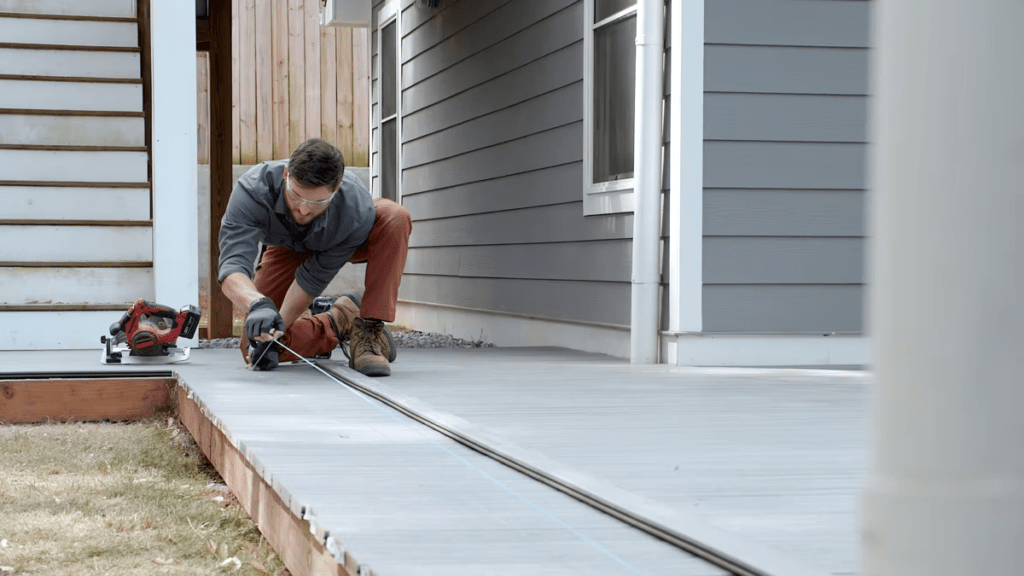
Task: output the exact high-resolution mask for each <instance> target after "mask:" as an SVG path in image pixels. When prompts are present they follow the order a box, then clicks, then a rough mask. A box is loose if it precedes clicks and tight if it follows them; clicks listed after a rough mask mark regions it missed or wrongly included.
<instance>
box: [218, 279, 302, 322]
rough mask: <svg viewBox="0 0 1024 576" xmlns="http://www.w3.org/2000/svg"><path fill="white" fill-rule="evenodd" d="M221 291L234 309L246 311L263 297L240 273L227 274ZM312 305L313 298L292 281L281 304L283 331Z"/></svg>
mask: <svg viewBox="0 0 1024 576" xmlns="http://www.w3.org/2000/svg"><path fill="white" fill-rule="evenodd" d="M220 287H221V290H223V291H224V295H225V296H227V297H228V300H231V303H232V304H234V306H235V308H237V309H239V310H242V311H248V310H249V306H251V305H252V303H253V302H255V301H256V300H259V299H260V298H263V297H264V295H263V294H261V293H260V291H259V290H257V289H256V285H255V284H253V282H252V280H250V279H249V277H248V276H246V275H245V274H242V273H240V272H236V273H234V274H229V275H228V277H227V278H225V279H224V282H222V283H221V285H220ZM312 303H313V297H312V296H310V295H309V294H306V291H305V290H303V289H302V288H301V287H300V286H299V283H298V282H296V281H294V280H292V285H291V286H289V287H288V292H287V293H286V294H285V296H284V302H282V303H281V308H280V313H281V318H283V319H284V326H285V331H287V330H288V329H289V328H291V327H292V323H294V322H295V321H296V320H298V319H299V316H302V313H303V312H305V311H306V310H308V309H309V305H310V304H312Z"/></svg>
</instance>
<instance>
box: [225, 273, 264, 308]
mask: <svg viewBox="0 0 1024 576" xmlns="http://www.w3.org/2000/svg"><path fill="white" fill-rule="evenodd" d="M220 289H221V291H222V292H224V295H225V296H227V297H228V300H231V303H232V304H233V305H234V306H235V309H237V310H242V311H244V312H248V311H249V306H251V305H252V303H253V302H255V301H256V300H259V299H260V298H263V294H260V291H259V290H257V289H256V285H255V284H253V283H252V280H250V279H249V277H248V276H246V275H245V274H242V273H241V272H235V273H234V274H228V276H227V278H224V281H223V282H221V284H220Z"/></svg>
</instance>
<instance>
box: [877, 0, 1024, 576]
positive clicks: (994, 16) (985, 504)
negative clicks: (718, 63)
mask: <svg viewBox="0 0 1024 576" xmlns="http://www.w3.org/2000/svg"><path fill="white" fill-rule="evenodd" d="M874 9H875V10H876V11H877V14H876V16H877V25H876V26H877V28H876V30H875V32H876V34H875V45H876V47H877V54H876V60H875V62H874V64H875V68H874V80H875V84H874V90H873V93H874V94H875V97H874V103H873V104H874V110H873V116H872V122H873V124H872V129H873V135H872V136H873V137H872V141H873V142H874V146H873V151H872V154H873V155H872V173H873V174H872V176H873V188H874V192H873V194H872V196H873V201H872V219H871V220H872V227H873V230H872V237H873V244H874V246H873V249H872V253H871V254H872V260H873V262H872V268H871V270H872V276H873V277H872V278H871V279H870V282H869V285H870V286H871V302H870V303H869V304H871V306H870V308H871V314H870V320H871V321H870V327H871V330H872V331H873V332H874V358H875V359H876V362H877V375H878V383H877V384H876V385H875V387H874V396H873V412H872V416H873V430H872V432H873V434H872V456H871V465H870V474H869V478H868V481H867V484H866V487H865V491H864V501H863V507H862V509H863V515H864V516H863V522H864V527H863V540H862V544H863V560H864V565H863V568H864V570H863V572H864V574H866V575H871V576H892V575H896V574H898V575H900V576H935V575H940V574H941V575H943V576H978V575H981V574H1018V573H1020V572H1021V567H1022V566H1024V450H1021V448H1020V442H1021V441H1022V439H1024V414H1022V412H1024V274H1022V272H1021V271H1022V268H1024V223H1022V219H1024V190H1022V187H1024V107H1022V103H1021V102H1022V100H1021V98H1022V95H1024V74H1022V73H1021V62H1024V33H1022V32H1021V23H1022V22H1024V3H1022V2H1020V1H1019V0H976V1H974V2H964V1H962V0H894V1H889V0H887V1H884V2H876V3H874Z"/></svg>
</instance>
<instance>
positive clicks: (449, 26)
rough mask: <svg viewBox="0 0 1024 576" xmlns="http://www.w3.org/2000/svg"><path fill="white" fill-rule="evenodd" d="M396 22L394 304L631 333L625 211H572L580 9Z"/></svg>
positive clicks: (555, 4) (504, 4) (453, 7)
mask: <svg viewBox="0 0 1024 576" xmlns="http://www.w3.org/2000/svg"><path fill="white" fill-rule="evenodd" d="M381 6H383V3H378V5H377V6H376V7H375V13H376V11H377V10H379V9H380V7H381ZM402 17H403V24H402V28H403V30H402V35H403V38H402V42H401V48H400V54H401V60H402V65H401V82H402V90H401V102H402V132H403V137H402V144H401V146H402V166H403V203H404V204H405V206H406V207H407V208H409V211H410V213H411V214H412V217H413V235H412V238H411V239H410V249H409V259H408V262H407V264H406V268H405V275H404V277H403V280H402V287H401V291H400V295H399V297H400V299H402V300H405V301H414V302H428V303H434V304H443V305H450V306H457V307H462V308H472V309H480V310H490V311H496V312H504V313H513V314H521V315H526V316H532V317H543V318H554V319H561V320H570V321H578V322H593V323H599V324H611V325H628V324H629V293H630V260H631V258H630V251H631V246H632V241H631V238H632V216H631V215H613V216H599V217H584V216H583V204H582V189H583V188H582V187H583V181H582V177H583V174H582V160H583V122H582V120H583V4H582V2H581V1H580V0H545V1H543V2H541V1H532V2H511V1H510V0H453V1H446V2H444V3H443V5H442V8H441V9H440V10H435V11H429V10H423V9H419V8H417V7H416V6H415V5H413V4H412V2H411V1H409V0H403V15H402ZM375 47H376V43H374V50H375V49H376V48H375ZM374 73H376V72H374ZM375 98H376V95H375Z"/></svg>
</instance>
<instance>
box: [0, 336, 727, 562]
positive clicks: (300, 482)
mask: <svg viewBox="0 0 1024 576" xmlns="http://www.w3.org/2000/svg"><path fill="white" fill-rule="evenodd" d="M98 359H99V354H98V352H92V351H90V352H34V353H33V352H24V353H0V373H4V372H7V373H11V372H33V371H35V372H42V371H52V370H54V367H55V365H60V368H61V369H62V370H68V371H80V370H86V369H89V370H96V369H97V367H98ZM106 368H107V369H111V370H116V369H117V367H106ZM173 369H174V370H175V371H176V372H178V373H179V374H180V375H181V376H182V378H183V380H184V381H185V384H186V385H187V386H188V387H189V388H190V389H191V390H192V392H193V393H194V395H195V397H196V398H197V400H198V401H200V402H201V403H202V405H203V406H204V407H205V409H206V410H208V411H209V413H210V414H212V415H213V416H214V417H215V418H216V419H217V421H218V422H219V425H220V426H222V427H223V429H224V430H225V431H226V432H227V433H228V435H229V438H230V439H231V441H232V442H234V443H235V444H236V445H237V446H239V447H240V448H241V449H242V451H243V453H245V454H247V455H248V456H249V457H250V459H251V461H252V462H253V463H254V465H255V468H256V470H257V472H258V473H259V474H261V476H263V478H264V479H265V480H267V481H268V482H270V483H271V485H272V486H273V487H274V488H275V490H277V491H278V493H279V494H280V495H281V496H282V498H283V500H284V501H285V503H286V504H287V505H289V507H291V508H292V510H293V511H296V510H305V511H306V512H307V514H310V513H311V514H312V517H313V518H314V520H315V522H316V523H317V524H318V526H320V527H321V528H323V529H325V530H327V531H328V532H329V533H330V534H331V536H333V537H334V539H335V540H336V541H338V542H340V543H341V544H342V545H344V546H345V548H346V549H347V550H348V551H349V552H350V553H351V554H352V555H353V556H354V557H355V558H356V559H357V560H359V561H360V562H362V563H366V564H369V565H370V566H372V567H373V568H374V570H375V571H376V572H377V573H379V574H384V575H387V574H434V573H441V572H442V571H443V572H444V573H445V574H453V573H454V574H512V573H516V574H522V573H536V574H624V573H633V574H683V575H693V576H717V575H720V574H723V572H722V571H720V570H718V569H716V568H714V567H712V566H710V565H709V564H707V563H706V562H704V561H702V560H699V559H696V558H694V557H693V556H691V555H689V554H687V553H684V552H682V551H680V550H678V549H675V548H673V547H671V546H669V545H668V544H665V543H663V542H661V541H660V540H657V539H655V538H652V537H650V536H648V535H646V534H644V533H642V532H640V531H638V530H635V529H633V528H630V527H628V526H626V525H625V524H623V523H621V522H619V521H617V520H615V519H613V518H611V517H609V516H606V515H604V514H602V513H600V512H598V511H596V510H594V509H592V508H590V507H588V506H585V505H583V504H581V503H580V502H578V501H576V500H573V499H572V498H570V497H568V496H566V495H563V494H561V493H559V492H557V491H555V490H552V489H550V488H548V487H546V486H544V485H542V484H540V483H538V482H536V481H534V480H532V479H530V478H528V477H526V476H523V475H521V474H519V473H517V472H515V471H513V470H511V469H509V468H507V467H505V466H503V465H501V464H499V463H497V462H496V461H493V460H491V459H488V458H485V457H483V456H481V455H479V454H477V453H475V452H473V451H471V450H470V449H468V448H466V447H464V446H462V445H460V444H457V443H455V442H454V441H452V440H450V439H448V438H446V437H444V436H442V435H440V434H438V433H436V432H434V431H432V430H430V429H428V428H426V427H423V426H421V425H419V424H417V423H414V422H412V421H411V420H408V419H407V418H405V417H404V416H401V415H399V414H397V413H395V412H393V411H390V409H387V408H384V407H382V406H380V405H378V404H377V403H376V402H375V401H372V400H365V399H363V398H362V397H360V396H357V395H355V394H353V393H352V392H350V391H348V390H347V389H346V388H344V387H342V386H340V385H338V384H336V383H332V382H331V381H330V380H328V379H327V378H325V377H324V376H323V375H321V374H319V373H318V372H315V371H313V370H312V369H310V368H308V367H306V366H303V365H287V366H283V367H282V368H281V369H279V370H277V371H275V372H271V373H252V372H248V371H246V370H244V368H243V366H242V364H241V361H240V359H239V357H238V353H237V351H233V350H226V351H220V350H213V351H206V350H198V351H193V354H192V358H191V359H190V360H189V361H188V362H187V363H184V364H178V365H174V366H173Z"/></svg>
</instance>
